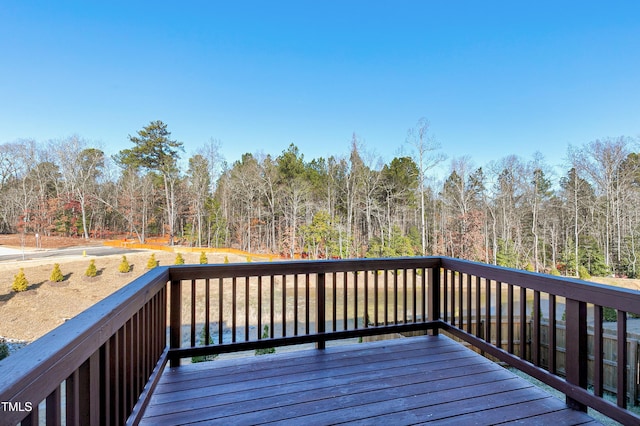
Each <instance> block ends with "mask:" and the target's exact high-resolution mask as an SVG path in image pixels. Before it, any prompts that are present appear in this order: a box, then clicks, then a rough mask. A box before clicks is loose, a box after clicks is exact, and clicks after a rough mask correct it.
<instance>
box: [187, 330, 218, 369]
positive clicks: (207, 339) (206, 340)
mask: <svg viewBox="0 0 640 426" xmlns="http://www.w3.org/2000/svg"><path fill="white" fill-rule="evenodd" d="M212 343H213V338H212V337H211V336H207V333H206V330H205V329H204V327H202V330H201V331H200V342H199V344H200V346H205V345H210V344H212ZM217 357H218V354H213V355H198V356H193V357H191V362H192V363H194V364H195V363H198V362H207V361H213V360H214V359H216V358H217Z"/></svg>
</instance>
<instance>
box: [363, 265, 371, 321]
mask: <svg viewBox="0 0 640 426" xmlns="http://www.w3.org/2000/svg"><path fill="white" fill-rule="evenodd" d="M369 272H370V271H364V318H363V322H364V328H368V327H369V322H370V318H369Z"/></svg>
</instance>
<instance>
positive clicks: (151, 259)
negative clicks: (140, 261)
mask: <svg viewBox="0 0 640 426" xmlns="http://www.w3.org/2000/svg"><path fill="white" fill-rule="evenodd" d="M156 266H158V261H157V260H156V254H155V253H151V256H150V257H149V260H147V269H153V268H155V267H156Z"/></svg>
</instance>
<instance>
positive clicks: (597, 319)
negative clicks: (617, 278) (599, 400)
mask: <svg viewBox="0 0 640 426" xmlns="http://www.w3.org/2000/svg"><path fill="white" fill-rule="evenodd" d="M602 316H603V315H602V306H600V305H594V307H593V393H594V394H595V395H596V396H602V394H603V390H604V383H603V378H604V362H603V345H602V343H603V342H602V335H603V333H602V331H603V330H602Z"/></svg>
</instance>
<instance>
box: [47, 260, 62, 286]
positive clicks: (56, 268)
mask: <svg viewBox="0 0 640 426" xmlns="http://www.w3.org/2000/svg"><path fill="white" fill-rule="evenodd" d="M49 281H51V282H54V283H59V282H62V281H64V275H62V271H61V270H60V264H59V263H55V264H54V265H53V271H51V275H50V276H49Z"/></svg>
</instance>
